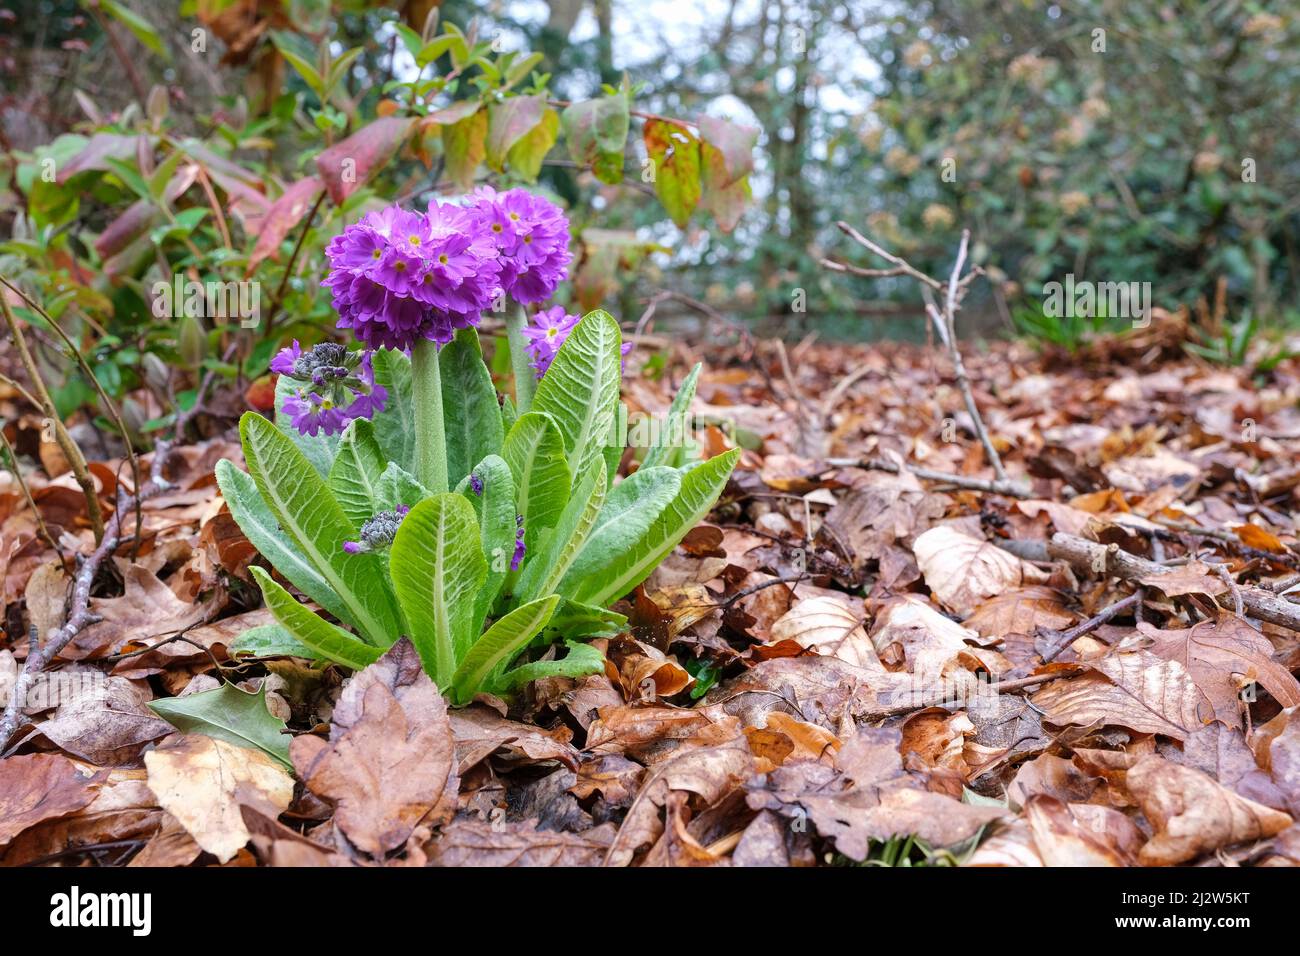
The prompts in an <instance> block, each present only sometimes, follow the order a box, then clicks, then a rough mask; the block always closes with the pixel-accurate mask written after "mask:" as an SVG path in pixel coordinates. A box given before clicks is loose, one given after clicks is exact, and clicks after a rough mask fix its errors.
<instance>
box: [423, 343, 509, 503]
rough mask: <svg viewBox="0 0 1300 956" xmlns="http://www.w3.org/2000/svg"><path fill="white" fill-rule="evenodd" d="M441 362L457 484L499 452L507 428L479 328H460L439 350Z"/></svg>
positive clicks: (452, 478) (450, 463)
mask: <svg viewBox="0 0 1300 956" xmlns="http://www.w3.org/2000/svg"><path fill="white" fill-rule="evenodd" d="M438 364H439V366H440V370H441V373H442V374H441V378H442V407H443V410H444V411H443V420H444V423H445V430H446V436H447V482H448V484H449V485H450V486H451V487H453V488H454V487H455V486H456V484H457V482H459V481H460V480H461V479H462V478H464V477H465V476H466V475H467V474H469V470H470V469H471V468H473V467H474V466H475V465H476V464H477V463H478V462H480V461H482V460H483V459H484V458H485V457H486V456H488V455H497V454H500V452H501V441H502V439H503V438H504V437H505V431H504V430H503V428H502V425H501V406H500V405H498V404H497V391H496V389H495V388H493V387H492V376H491V374H490V373H489V372H488V370H487V366H486V365H484V364H483V352H482V350H481V349H480V347H479V342H478V332H476V331H475V330H474V329H460V330H459V331H458V332H457V333H456V337H455V338H454V339H453V340H452V341H451V342H450V343H449V344H448V345H446V346H445V347H444V348H443V349H442V351H441V352H439V353H438Z"/></svg>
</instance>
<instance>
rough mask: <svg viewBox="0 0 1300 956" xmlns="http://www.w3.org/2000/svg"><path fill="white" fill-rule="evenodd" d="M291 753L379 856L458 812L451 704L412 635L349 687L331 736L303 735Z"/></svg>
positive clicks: (309, 782)
mask: <svg viewBox="0 0 1300 956" xmlns="http://www.w3.org/2000/svg"><path fill="white" fill-rule="evenodd" d="M289 753H290V756H291V757H292V758H293V764H294V768H295V769H296V770H297V772H298V776H299V777H300V779H301V780H302V782H303V783H304V784H305V785H306V786H307V789H309V790H311V792H312V793H314V794H316V795H317V796H319V797H323V798H325V799H326V800H328V801H330V802H332V803H334V804H335V812H334V822H335V824H336V825H337V826H338V828H339V829H340V830H341V831H342V832H343V834H344V835H345V836H346V837H347V838H348V840H350V841H351V842H352V844H353V845H354V846H356V847H357V848H359V849H361V850H363V851H364V852H366V853H369V854H370V855H371V856H376V857H378V856H383V855H384V854H386V853H388V852H390V851H392V850H395V849H397V848H398V847H400V846H403V845H404V844H405V843H406V840H407V838H408V837H409V836H410V835H411V831H413V830H414V829H415V827H416V826H417V825H418V824H420V823H426V824H437V823H440V822H443V821H444V820H447V819H450V817H451V814H452V812H453V811H454V807H455V798H456V790H457V786H458V776H457V774H456V767H455V744H454V742H453V739H452V732H451V722H450V721H449V720H448V718H447V705H446V703H445V702H444V701H443V699H442V695H441V694H440V693H439V692H438V688H437V687H436V686H434V683H433V681H432V680H430V679H429V677H428V675H427V674H425V672H424V668H423V667H422V666H421V663H420V658H419V655H418V654H417V653H416V651H415V648H414V646H413V645H412V644H411V642H410V640H408V639H407V638H402V639H401V640H399V641H398V642H397V643H396V644H394V645H393V646H392V647H391V648H389V649H388V651H386V652H385V653H384V656H383V657H381V658H380V659H379V660H377V661H375V663H373V664H371V665H370V666H369V667H366V668H365V669H364V670H362V671H361V672H359V673H358V674H357V675H356V676H355V677H353V678H352V680H351V681H349V682H348V684H347V686H346V687H344V688H343V693H342V695H341V696H340V697H339V702H338V705H337V706H336V707H335V708H334V716H333V723H332V724H331V726H330V738H329V741H328V742H327V741H324V740H322V739H321V738H319V737H312V736H306V735H304V736H301V737H296V738H294V740H293V742H292V743H291V744H290V747H289Z"/></svg>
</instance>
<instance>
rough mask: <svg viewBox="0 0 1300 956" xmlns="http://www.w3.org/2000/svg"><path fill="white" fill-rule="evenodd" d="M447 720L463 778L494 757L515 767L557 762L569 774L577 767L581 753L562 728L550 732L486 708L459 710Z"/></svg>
mask: <svg viewBox="0 0 1300 956" xmlns="http://www.w3.org/2000/svg"><path fill="white" fill-rule="evenodd" d="M448 718H449V720H450V721H451V733H452V737H453V738H454V739H455V741H456V766H457V768H458V773H460V774H464V773H466V772H467V771H468V770H469V769H470V768H471V767H473V766H474V765H475V764H477V763H479V762H480V761H482V760H486V759H487V758H488V757H490V756H492V755H494V754H496V755H498V756H500V758H501V759H503V760H506V761H510V762H512V763H520V762H524V763H527V762H534V761H542V760H558V761H560V762H561V763H563V764H564V765H565V766H566V767H568V768H569V769H570V770H573V769H576V768H577V766H578V752H577V751H576V750H575V749H574V748H573V747H572V746H571V745H570V744H569V738H570V737H572V734H571V733H570V732H569V731H568V729H567V728H565V727H564V725H563V724H561V725H560V727H559V729H558V730H556V731H554V732H547V731H546V730H543V729H542V728H541V727H538V726H536V725H535V724H521V723H520V722H519V721H517V720H509V719H508V718H505V717H502V716H501V715H500V714H498V713H497V712H496V711H495V710H493V709H492V708H491V707H486V706H484V705H483V704H473V705H471V706H469V707H461V708H458V709H456V710H453V711H451V712H450V713H449V714H448Z"/></svg>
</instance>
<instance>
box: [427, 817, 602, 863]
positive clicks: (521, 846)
mask: <svg viewBox="0 0 1300 956" xmlns="http://www.w3.org/2000/svg"><path fill="white" fill-rule="evenodd" d="M613 837H614V826H613V824H602V825H601V826H598V827H594V828H593V829H590V830H586V831H584V832H582V833H556V832H555V831H553V830H539V829H537V828H536V826H535V825H534V824H533V823H532V822H524V823H506V822H500V823H484V822H482V821H479V820H457V821H455V822H454V823H451V824H449V825H447V826H445V827H443V829H442V833H441V835H440V836H439V837H438V838H437V840H436V841H435V842H434V843H432V844H431V845H430V846H429V847H427V852H428V854H429V865H430V866H599V865H600V863H601V861H602V860H604V858H605V854H606V852H607V851H608V849H609V844H610V841H611V840H612V839H613Z"/></svg>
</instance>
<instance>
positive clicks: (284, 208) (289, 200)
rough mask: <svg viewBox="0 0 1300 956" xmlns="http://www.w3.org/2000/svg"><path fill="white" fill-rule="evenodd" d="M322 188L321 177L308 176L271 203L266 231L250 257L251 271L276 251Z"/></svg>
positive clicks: (260, 236) (258, 238)
mask: <svg viewBox="0 0 1300 956" xmlns="http://www.w3.org/2000/svg"><path fill="white" fill-rule="evenodd" d="M322 188H323V186H322V184H321V181H320V180H319V179H317V178H316V177H315V176H308V177H307V178H306V179H300V180H298V181H297V182H296V183H294V184H293V185H292V186H290V187H289V188H288V189H286V190H285V191H284V195H282V196H281V197H280V198H279V199H277V200H276V201H275V202H273V203H272V204H271V208H270V209H269V210H267V213H266V218H265V219H263V220H262V231H261V233H260V234H259V235H258V237H257V245H256V246H254V247H253V254H252V255H251V256H249V257H248V271H249V272H250V273H251V272H252V271H253V270H254V269H256V268H257V265H258V263H259V262H261V261H262V260H263V259H265V258H266V257H267V256H271V255H274V254H275V251H276V250H277V249H279V248H280V243H281V242H283V241H284V237H285V236H287V235H289V233H290V232H291V231H293V228H294V227H295V226H296V225H298V223H300V222H301V221H302V217H303V216H305V215H307V210H309V209H310V208H311V207H312V205H313V204H314V203H315V202H316V197H317V196H318V195H320V191H321V189H322Z"/></svg>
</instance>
